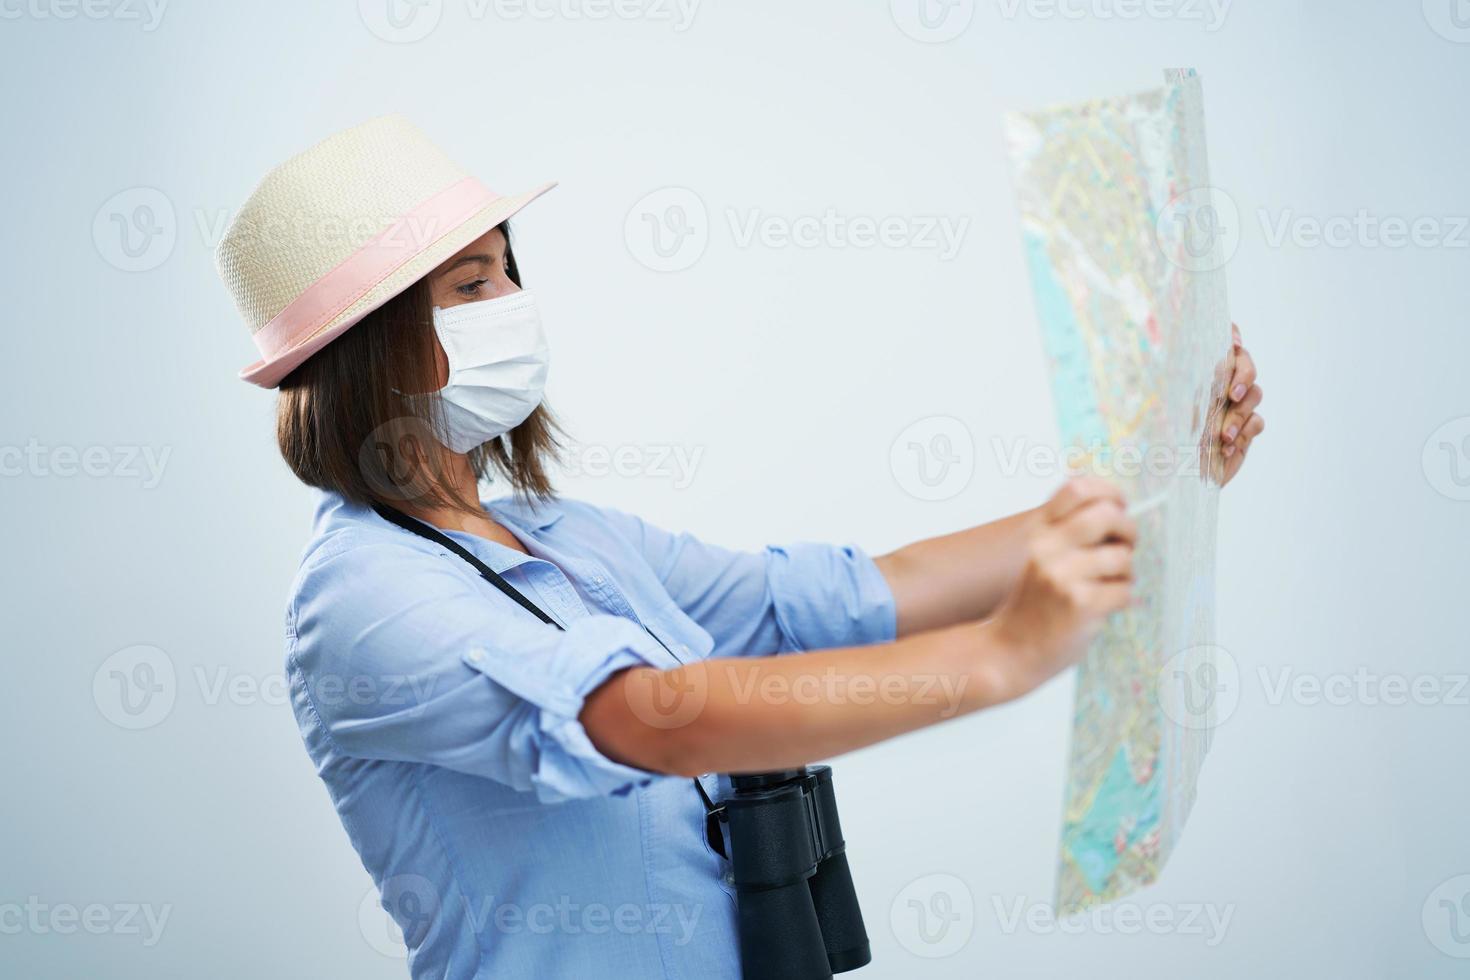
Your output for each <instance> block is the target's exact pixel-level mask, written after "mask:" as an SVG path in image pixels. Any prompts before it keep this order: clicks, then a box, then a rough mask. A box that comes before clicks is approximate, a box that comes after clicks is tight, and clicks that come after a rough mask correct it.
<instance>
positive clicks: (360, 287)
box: [255, 177, 497, 360]
mask: <svg viewBox="0 0 1470 980" xmlns="http://www.w3.org/2000/svg"><path fill="white" fill-rule="evenodd" d="M496 197H497V195H496V194H495V193H494V192H493V191H491V190H490V189H489V188H488V187H486V186H485V185H484V184H482V183H480V182H479V181H478V180H476V179H475V178H474V177H466V178H465V179H463V180H461V181H459V182H458V183H455V184H452V185H450V186H449V187H446V188H445V189H444V190H442V191H440V192H439V193H438V194H435V195H434V196H433V197H431V198H429V199H428V200H427V201H425V202H424V203H422V204H420V205H419V206H418V207H416V208H414V209H413V210H412V211H410V212H408V213H407V214H405V215H403V216H402V217H401V218H399V219H398V220H397V221H395V222H393V224H391V225H389V226H388V227H387V228H385V229H384V230H383V231H381V232H379V233H378V234H377V235H375V236H373V237H372V238H371V239H369V240H368V241H367V242H366V243H365V244H363V246H362V247H361V248H359V249H358V250H357V251H356V252H353V253H352V254H351V255H350V256H348V257H347V258H346V259H345V260H344V261H342V262H341V263H340V264H338V265H337V266H336V267H334V268H333V269H332V270H331V271H330V272H328V273H327V274H326V275H324V276H322V277H321V278H320V279H318V280H317V281H316V282H314V283H312V284H311V286H310V287H308V288H307V290H306V291H305V292H303V293H302V294H301V295H300V296H298V297H296V298H295V299H294V300H292V301H291V302H290V303H289V304H288V305H287V306H286V308H285V309H283V310H282V311H281V312H280V313H277V314H276V315H275V317H274V318H272V319H271V320H270V322H269V323H267V324H266V325H265V326H263V327H261V328H260V329H259V330H257V331H256V332H255V346H256V348H257V349H259V351H260V356H261V357H263V358H265V359H266V360H270V359H271V358H274V357H277V356H279V355H280V354H282V353H284V352H285V351H287V350H290V349H291V348H292V347H295V346H296V345H297V344H298V343H300V342H301V341H303V340H305V339H306V338H308V337H310V336H311V335H312V334H314V333H316V331H317V330H319V329H321V328H322V327H323V326H324V325H325V324H327V323H328V322H330V321H331V320H332V318H334V317H335V316H337V315H338V314H339V313H341V312H342V311H343V310H346V309H348V308H350V307H351V306H352V304H353V303H356V302H357V301H358V300H359V299H361V298H362V297H363V296H364V295H365V294H366V293H367V292H368V291H369V290H370V289H372V288H373V287H374V286H376V285H377V284H378V283H380V282H382V281H383V280H384V279H386V278H387V277H388V276H389V275H391V274H392V273H394V272H396V271H398V270H399V269H400V268H402V267H403V265H404V263H406V262H407V261H408V260H409V259H411V258H413V257H414V256H416V255H418V254H420V253H421V252H423V250H424V249H425V248H427V247H428V246H429V245H430V244H432V243H433V242H435V241H437V240H438V239H439V238H441V237H443V236H444V234H445V233H446V232H448V231H449V230H450V229H452V228H456V227H458V226H460V225H462V224H464V222H466V221H468V220H469V219H470V218H471V217H473V216H474V215H475V213H476V212H478V211H481V210H483V209H484V208H486V207H488V206H489V204H490V202H491V201H494V200H495V198H496Z"/></svg>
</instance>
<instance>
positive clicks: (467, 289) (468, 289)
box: [454, 279, 488, 297]
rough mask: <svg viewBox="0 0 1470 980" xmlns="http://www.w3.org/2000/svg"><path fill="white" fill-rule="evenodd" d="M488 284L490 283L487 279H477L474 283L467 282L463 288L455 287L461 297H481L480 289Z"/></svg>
mask: <svg viewBox="0 0 1470 980" xmlns="http://www.w3.org/2000/svg"><path fill="white" fill-rule="evenodd" d="M486 282H488V280H486V279H476V280H475V281H474V282H467V283H465V284H464V285H463V286H456V287H454V291H455V292H457V293H459V295H461V296H466V297H474V296H478V295H480V287H481V286H483V285H485V283H486Z"/></svg>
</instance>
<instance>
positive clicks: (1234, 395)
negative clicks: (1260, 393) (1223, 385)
mask: <svg viewBox="0 0 1470 980" xmlns="http://www.w3.org/2000/svg"><path fill="white" fill-rule="evenodd" d="M1255 383H1256V362H1255V360H1254V359H1253V358H1252V357H1251V354H1250V351H1248V350H1246V349H1245V348H1244V347H1237V348H1235V373H1234V375H1233V376H1232V377H1231V379H1230V400H1231V401H1237V402H1238V401H1240V400H1241V399H1242V398H1244V397H1245V395H1246V392H1247V391H1249V390H1250V386H1251V385H1253V384H1255Z"/></svg>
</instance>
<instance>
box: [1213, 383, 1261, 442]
mask: <svg viewBox="0 0 1470 980" xmlns="http://www.w3.org/2000/svg"><path fill="white" fill-rule="evenodd" d="M1264 394H1265V393H1264V392H1263V391H1261V386H1260V385H1251V388H1250V391H1247V392H1246V393H1245V397H1244V398H1242V399H1241V400H1240V401H1238V402H1236V403H1235V405H1233V406H1232V407H1231V409H1230V411H1228V412H1226V413H1225V421H1224V423H1223V425H1222V427H1221V430H1220V438H1221V439H1222V440H1224V441H1225V442H1230V441H1231V440H1233V439H1234V438H1235V437H1236V436H1238V435H1240V430H1241V429H1243V428H1245V422H1246V419H1248V418H1250V417H1251V413H1253V412H1254V411H1255V410H1256V406H1257V405H1259V404H1261V398H1262V396H1263V395H1264Z"/></svg>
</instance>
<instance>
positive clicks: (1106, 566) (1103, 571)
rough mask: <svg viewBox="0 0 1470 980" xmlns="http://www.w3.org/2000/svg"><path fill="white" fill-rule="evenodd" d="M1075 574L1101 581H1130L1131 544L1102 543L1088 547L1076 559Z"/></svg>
mask: <svg viewBox="0 0 1470 980" xmlns="http://www.w3.org/2000/svg"><path fill="white" fill-rule="evenodd" d="M1076 562H1077V564H1076V570H1077V574H1079V575H1081V576H1083V577H1084V578H1088V579H1098V580H1102V581H1124V582H1127V581H1132V579H1133V546H1132V545H1126V544H1104V545H1099V546H1098V547H1096V548H1088V549H1087V550H1086V551H1084V552H1082V553H1080V554H1079V555H1078V556H1077V559H1076Z"/></svg>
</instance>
